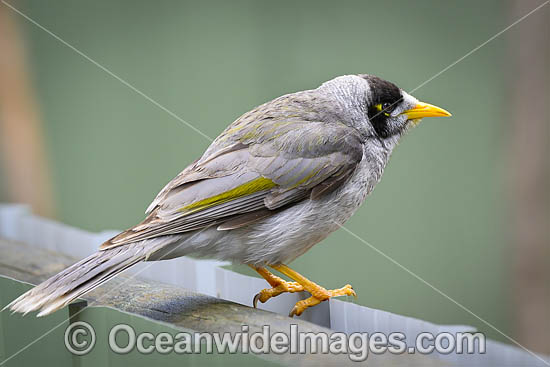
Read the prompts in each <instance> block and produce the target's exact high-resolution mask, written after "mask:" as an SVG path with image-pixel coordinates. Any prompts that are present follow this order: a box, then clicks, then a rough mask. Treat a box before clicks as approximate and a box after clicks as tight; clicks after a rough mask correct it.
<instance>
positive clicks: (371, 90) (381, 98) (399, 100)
mask: <svg viewBox="0 0 550 367" xmlns="http://www.w3.org/2000/svg"><path fill="white" fill-rule="evenodd" d="M359 76H360V77H361V78H363V79H364V80H365V81H366V82H367V84H368V89H367V93H366V94H367V101H366V107H367V116H368V119H369V122H370V124H371V125H372V128H373V130H374V132H375V133H376V135H378V136H379V137H380V138H382V139H387V138H390V137H392V136H395V135H397V136H399V135H401V134H402V133H403V132H404V131H406V130H407V129H408V128H409V127H411V126H416V125H417V124H418V123H419V122H420V120H421V119H422V118H424V117H443V116H451V114H450V113H449V112H447V111H445V110H444V109H442V108H440V107H437V106H434V105H431V104H428V103H424V102H420V101H418V100H417V99H416V98H414V97H413V96H411V95H410V94H408V93H407V92H405V91H404V90H402V89H401V88H399V87H398V86H396V85H395V84H393V83H391V82H388V81H386V80H383V79H380V78H378V77H376V76H373V75H364V74H363V75H359Z"/></svg>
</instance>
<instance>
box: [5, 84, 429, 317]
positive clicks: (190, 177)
mask: <svg viewBox="0 0 550 367" xmlns="http://www.w3.org/2000/svg"><path fill="white" fill-rule="evenodd" d="M396 93H397V99H395V95H396ZM386 95H387V96H393V98H394V100H391V103H392V106H391V107H388V108H387V110H381V111H380V113H383V114H384V116H385V117H383V118H382V119H381V117H379V116H378V115H376V114H374V115H373V114H372V111H373V110H372V107H373V106H376V105H377V104H380V103H382V102H383V100H384V98H386V97H385V96H386ZM418 103H419V102H418V101H417V100H416V99H415V98H414V97H412V96H410V95H408V94H407V93H406V92H404V91H402V90H400V89H399V88H397V87H395V86H394V85H393V84H391V83H389V82H385V81H383V80H381V79H378V78H376V77H373V76H368V75H359V76H357V75H349V76H342V77H338V78H335V79H333V80H331V81H328V82H326V83H324V84H323V85H321V86H320V87H319V88H317V89H313V90H307V91H302V92H297V93H293V94H288V95H285V96H282V97H279V98H276V99H274V100H273V101H270V102H267V103H265V104H263V105H261V106H259V107H257V108H255V109H253V110H252V111H250V112H248V113H246V114H244V115H243V116H241V117H240V118H239V119H237V120H236V121H235V122H233V123H232V124H231V125H230V126H228V127H227V128H226V129H225V131H224V132H222V134H220V136H219V137H218V138H217V139H216V140H215V141H214V142H213V143H212V144H211V145H210V147H209V148H208V149H207V150H206V152H205V153H204V155H203V156H202V157H201V158H200V159H198V160H197V161H195V162H194V163H193V164H191V165H190V166H188V167H187V168H186V169H184V170H183V171H182V172H181V173H180V174H179V175H177V176H176V177H175V178H174V179H173V180H172V181H170V182H169V183H168V184H167V185H166V186H165V187H164V189H163V190H161V192H160V193H159V194H158V195H157V197H156V198H155V200H154V201H153V202H152V203H151V205H150V206H149V208H148V209H147V214H148V216H147V218H146V219H145V220H144V221H143V222H142V223H140V224H138V225H136V226H135V227H132V228H130V229H128V230H126V231H124V232H122V233H121V234H119V235H118V236H116V237H114V238H112V239H111V240H109V241H107V242H106V243H104V244H103V245H102V246H101V249H100V251H98V252H97V253H95V254H93V255H91V256H89V257H88V258H86V259H84V260H82V261H80V262H78V263H77V264H75V265H73V266H71V267H69V268H68V269H66V270H64V271H63V272H61V273H60V274H58V275H56V276H54V277H52V278H50V279H48V280H47V281H46V282H44V283H42V284H40V285H38V286H37V287H36V288H34V289H32V290H30V291H29V292H27V293H25V294H24V295H22V296H21V297H19V298H18V299H16V300H15V301H13V302H12V303H11V304H10V305H8V307H9V308H11V309H12V310H14V311H19V312H25V313H26V312H29V311H34V310H42V311H41V313H40V314H48V313H50V312H53V311H55V310H56V309H59V308H60V307H63V306H64V305H66V304H67V303H68V302H70V301H71V300H72V299H74V298H76V297H78V296H80V295H82V294H84V293H85V292H87V291H89V290H91V289H93V288H94V287H96V286H98V285H99V284H101V283H102V282H104V281H106V280H107V279H110V278H111V277H112V276H115V275H116V274H118V273H120V272H121V271H123V270H125V269H126V268H128V267H130V266H132V265H134V264H135V263H137V262H139V261H151V260H160V259H164V258H172V257H177V256H183V255H191V256H197V257H209V258H217V259H222V260H230V261H233V262H240V263H247V264H253V265H263V264H279V263H286V262H289V261H292V260H294V259H295V258H296V257H298V256H300V255H301V254H303V253H304V252H306V251H307V250H308V249H309V248H311V246H313V245H314V244H316V243H318V242H319V241H321V240H323V239H324V238H325V237H326V236H328V235H329V234H330V233H331V232H333V231H334V230H336V229H337V228H338V224H342V223H343V222H345V221H346V220H347V219H348V218H349V217H350V216H351V215H352V214H353V213H354V212H355V211H356V210H357V208H358V207H359V205H360V204H361V203H362V202H363V201H364V199H365V197H366V196H367V195H368V194H369V193H370V192H371V191H372V189H373V188H374V186H375V185H376V183H377V182H378V181H379V180H380V178H381V176H382V172H383V170H384V167H385V165H386V163H387V162H388V159H389V157H390V154H391V152H392V150H393V149H394V147H395V146H396V144H397V142H398V140H399V138H400V137H401V135H402V134H403V132H404V131H406V130H407V129H408V128H409V127H410V126H412V125H413V124H414V122H415V120H410V119H409V118H408V117H407V115H406V114H404V112H405V111H407V110H410V109H412V108H414V107H415V106H416V105H417V104H418ZM371 120H372V121H375V122H376V124H373V123H372V121H371ZM380 124H382V125H380ZM381 131H383V133H381ZM337 223H338V224H337Z"/></svg>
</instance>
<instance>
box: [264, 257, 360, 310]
mask: <svg viewBox="0 0 550 367" xmlns="http://www.w3.org/2000/svg"><path fill="white" fill-rule="evenodd" d="M271 267H272V268H273V269H275V270H277V271H279V272H281V273H283V274H284V275H286V276H287V277H289V278H291V279H293V280H295V281H296V282H297V283H298V284H301V285H302V287H303V289H304V290H306V291H307V292H309V293H311V297H309V298H306V299H304V300H302V301H299V302H297V303H296V305H295V306H294V308H293V309H292V310H291V311H290V314H289V316H290V317H292V316H294V315H296V316H300V315H301V314H302V312H304V311H305V310H306V309H307V308H308V307H311V306H315V305H318V304H319V303H321V302H323V301H326V300H327V299H329V298H331V297H338V296H354V297H357V294H356V293H355V291H354V290H353V288H352V287H351V285H349V284H346V285H345V286H344V287H342V288H340V289H325V288H323V287H321V286H320V285H318V284H316V283H314V282H312V281H311V280H309V279H307V278H306V277H304V276H303V275H301V274H299V273H297V272H295V271H294V270H292V269H291V268H289V267H288V266H286V265H282V264H281V265H272V266H271Z"/></svg>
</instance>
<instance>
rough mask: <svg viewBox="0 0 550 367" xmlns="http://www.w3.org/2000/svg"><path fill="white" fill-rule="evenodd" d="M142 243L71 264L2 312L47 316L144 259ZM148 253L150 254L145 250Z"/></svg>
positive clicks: (95, 254) (103, 252)
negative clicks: (33, 313) (36, 312)
mask: <svg viewBox="0 0 550 367" xmlns="http://www.w3.org/2000/svg"><path fill="white" fill-rule="evenodd" d="M144 247H145V246H144V244H143V242H142V243H135V244H130V245H125V246H119V247H114V248H111V249H107V250H103V251H98V252H96V253H94V254H92V255H90V256H88V257H87V258H85V259H83V260H81V261H79V262H77V263H76V264H73V265H71V266H70V267H68V268H67V269H65V270H63V271H62V272H60V273H58V274H56V275H54V276H52V277H51V278H49V279H48V280H46V281H44V282H43V283H41V284H39V285H37V286H36V287H34V288H32V289H31V290H29V291H28V292H26V293H24V294H22V295H21V296H20V297H18V298H17V299H15V300H14V301H12V302H11V303H10V304H8V305H7V306H6V307H5V308H4V309H10V310H12V311H13V312H21V313H23V314H27V313H29V312H31V311H39V310H40V312H39V314H38V316H44V315H48V314H50V313H52V312H54V311H57V310H59V309H60V308H63V307H64V306H66V305H67V304H69V303H70V302H71V301H73V300H74V299H76V298H77V297H80V296H81V295H83V294H84V293H87V292H89V291H91V290H92V289H94V288H96V287H98V286H99V285H101V284H103V283H104V282H106V281H107V280H109V279H111V278H112V277H114V276H116V275H117V274H119V273H121V272H122V271H124V270H126V269H128V268H129V267H131V266H132V265H135V264H136V263H138V262H140V261H143V260H145V259H146V258H147V253H146V251H145V249H144ZM147 252H149V253H150V251H147Z"/></svg>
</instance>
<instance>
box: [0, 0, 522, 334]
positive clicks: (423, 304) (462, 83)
mask: <svg viewBox="0 0 550 367" xmlns="http://www.w3.org/2000/svg"><path fill="white" fill-rule="evenodd" d="M17 8H18V9H20V10H21V11H23V12H24V13H25V14H26V15H28V16H29V17H31V18H32V19H34V20H35V21H36V22H38V23H39V24H41V25H43V26H44V27H46V28H47V29H49V30H50V31H52V32H53V33H55V34H56V35H58V36H59V37H61V38H62V39H63V40H65V41H66V42H68V43H69V44H71V45H73V46H74V47H76V48H77V49H78V50H80V51H81V52H83V53H85V54H86V55H88V56H89V57H91V58H92V59H94V60H95V61H97V62H98V63H99V64H101V65H103V66H104V67H105V68H107V69H109V70H110V71H111V72H112V73H114V74H116V75H117V76H119V77H120V78H122V79H124V80H126V81H128V82H129V83H131V84H132V85H133V86H135V88H137V89H139V90H140V91H142V92H143V93H145V94H147V95H148V96H150V97H151V98H153V99H154V100H155V101H158V103H160V104H161V105H162V106H164V107H166V108H167V109H169V110H171V111H173V113H175V114H176V115H177V116H180V117H181V118H182V119H184V120H186V121H188V122H189V123H191V124H193V125H194V126H196V127H197V128H198V129H200V130H201V131H203V132H204V133H205V134H206V135H208V136H211V137H215V136H217V135H218V134H219V133H220V132H221V131H222V129H223V128H224V127H225V126H226V125H228V124H229V123H230V122H232V121H233V120H234V119H235V118H237V117H238V116H239V115H240V114H242V113H244V112H246V111H248V110H249V109H251V108H253V107H254V106H256V105H258V104H260V103H263V102H265V101H267V100H270V99H272V98H275V97H277V96H279V95H282V94H286V93H289V92H294V91H297V90H303V89H309V88H315V87H317V86H318V85H319V84H320V83H322V82H324V81H326V80H328V79H331V78H333V77H335V76H338V75H343V74H355V73H370V74H375V75H377V76H380V77H382V78H385V79H388V80H391V81H393V82H395V83H396V84H398V85H399V86H400V87H402V88H404V89H405V90H411V89H413V88H415V87H417V86H418V85H419V84H421V83H422V82H424V81H425V80H427V79H428V78H430V77H431V76H432V75H434V74H435V73H437V72H439V71H440V70H442V69H443V68H445V67H446V66H447V65H449V64H451V63H452V62H454V61H455V60H457V59H458V58H460V57H461V56H463V55H464V54H465V53H467V52H468V51H470V50H471V49H473V48H474V47H476V46H477V45H479V44H480V43H482V42H483V41H485V40H487V39H488V38H489V37H491V36H493V35H494V34H495V33H497V32H498V31H500V30H501V29H503V28H505V27H506V26H507V25H509V23H510V21H509V18H508V17H507V13H506V9H505V6H504V5H503V2H501V1H496V0H495V1H482V2H479V1H465V2H458V1H456V2H444V3H443V2H439V1H436V0H425V1H416V2H408V1H342V2H334V1H300V2H295V1H277V2H267V1H263V2H260V1H231V2H228V1H202V2H198V1H197V2H181V1H163V2H152V1H137V2H136V1H117V2H111V1H93V2H92V1H68V0H67V1H50V2H41V1H21V2H17ZM17 20H18V25H19V28H20V30H21V32H22V33H23V35H24V39H25V41H26V45H27V54H28V60H29V63H30V72H31V76H32V83H33V86H34V88H35V95H36V98H37V100H38V103H39V110H40V112H41V119H42V121H43V124H44V127H45V134H46V135H45V142H46V148H47V153H48V157H49V160H50V162H51V165H52V170H53V171H52V178H53V184H54V197H55V205H56V207H57V218H58V219H59V220H61V221H62V222H65V223H68V224H70V225H74V226H77V227H81V228H84V229H88V230H92V231H98V230H103V229H123V228H125V227H128V226H131V225H133V224H135V223H136V222H137V221H139V220H141V219H142V218H143V213H144V210H145V208H146V207H147V205H148V204H149V203H150V201H151V200H152V199H153V198H154V196H155V195H156V193H157V192H158V191H159V190H160V189H161V188H162V187H163V185H164V184H165V183H166V182H167V181H169V180H170V179H171V178H172V177H173V176H175V175H176V174H177V173H178V172H179V171H180V170H182V169H183V168H184V167H185V166H186V165H187V164H189V163H190V162H191V161H193V160H194V159H195V158H197V157H198V156H200V155H201V154H202V152H203V151H204V150H205V148H206V147H207V146H208V144H209V141H208V140H207V139H205V138H204V137H202V136H200V135H199V134H197V133H196V132H194V131H193V130H192V129H190V128H189V127H187V126H186V125H185V124H183V123H182V122H180V121H178V120H177V119H175V118H173V117H172V116H170V115H169V114H168V113H167V112H165V111H163V110H162V109H160V108H159V107H157V106H155V105H154V104H153V103H151V102H150V101H148V100H147V99H146V98H144V97H143V96H141V95H139V94H138V93H136V92H134V91H132V90H131V89H129V88H128V87H127V86H125V85H124V84H123V83H121V82H120V81H119V80H117V79H115V78H114V77H112V76H110V75H109V74H107V73H106V72H105V71H103V70H101V69H100V68H98V67H97V66H95V65H94V64H92V63H91V62H89V61H87V60H86V59H85V58H83V57H82V56H81V55H79V54H77V53H76V52H75V51H73V50H71V49H69V48H68V47H66V46H65V45H63V44H62V43H60V42H59V41H58V40H56V39H54V38H53V37H52V36H51V35H49V34H47V33H46V32H44V31H43V30H42V29H39V28H38V27H36V26H35V25H33V24H31V23H30V22H28V21H26V20H24V19H23V18H21V17H17ZM506 42H507V39H506V37H499V38H497V39H495V40H494V41H492V42H491V43H489V44H488V45H486V46H485V47H483V48H481V49H480V50H479V51H477V52H476V53H474V54H473V55H471V56H470V57H468V58H466V59H465V60H463V61H462V62H460V63H458V64H457V65H456V66H454V67H452V68H451V69H449V70H448V71H446V72H445V73H443V74H442V75H440V76H439V77H437V78H435V79H434V80H433V81H431V82H429V83H428V84H426V85H425V86H423V87H422V88H420V89H419V90H417V91H416V92H415V93H414V95H415V96H416V97H417V98H419V99H420V100H424V101H426V102H429V103H433V104H436V105H439V106H441V107H444V108H445V109H447V110H449V111H451V112H452V113H453V117H452V118H450V119H433V120H430V119H426V120H425V121H424V122H423V123H422V124H421V125H420V126H419V127H418V128H417V129H415V130H413V131H412V132H411V133H410V134H409V135H408V136H407V137H406V138H405V139H404V140H403V141H402V143H401V145H400V146H399V147H398V148H397V150H396V151H395V153H394V155H393V158H392V160H391V161H390V164H389V166H388V167H387V169H386V172H385V175H384V178H383V179H382V182H381V183H380V184H379V185H378V186H377V188H376V190H375V192H374V193H373V194H372V195H371V196H370V197H369V198H368V200H367V202H366V203H365V205H364V206H363V207H362V208H361V209H360V210H359V212H358V213H357V214H356V215H355V216H354V217H353V218H352V219H351V220H350V221H349V222H348V224H347V227H348V228H349V229H350V230H351V231H353V232H354V233H356V234H357V235H358V236H360V237H362V238H364V239H365V240H366V241H368V242H369V243H370V244H372V245H373V246H375V247H376V248H378V249H379V250H380V251H383V252H384V253H386V254H387V255H389V256H391V257H392V258H393V259H395V260H396V261H397V262H399V263H400V264H402V265H403V266H405V267H407V268H408V269H410V270H411V271H413V272H415V273H416V274H418V275H419V276H420V277H422V278H423V279H425V280H426V281H427V282H429V283H430V284H433V285H434V286H435V287H437V288H439V289H441V290H442V291H443V292H445V293H446V294H448V295H449V296H450V297H452V298H453V299H456V300H457V301H459V302H460V303H461V304H463V305H464V306H465V307H467V308H469V309H470V310H472V311H473V312H475V313H476V314H477V315H479V316H480V317H482V318H484V319H485V320H487V321H489V322H490V323H492V324H493V325H495V326H496V327H497V328H499V329H500V330H502V331H503V332H505V333H511V332H512V323H511V320H510V309H509V306H508V305H509V301H508V296H509V295H508V294H507V289H508V285H507V283H508V278H507V277H508V270H507V262H506V261H507V259H506V256H507V252H506V248H507V246H508V243H507V240H506V238H504V237H505V236H504V235H503V232H504V227H505V219H506V218H505V212H506V210H507V208H506V202H505V200H504V199H503V176H504V174H503V172H502V171H503V165H504V164H505V160H504V159H503V157H502V155H503V150H504V147H503V145H504V144H505V142H504V138H505V135H504V132H503V125H504V124H505V122H504V121H503V118H504V114H505V111H504V107H505V98H506V97H507V96H506V94H505V93H504V90H505V88H506V85H505V82H506V74H505V72H506V70H505V67H504V65H503V62H502V61H503V59H504V58H505V56H506V55H505V49H506ZM1 181H2V180H0V185H4V186H5V183H4V184H2V183H1ZM4 191H5V190H4ZM0 199H1V197H0ZM4 199H7V198H6V196H5V194H4ZM293 267H295V268H296V269H297V270H299V271H300V272H302V273H303V274H304V275H306V276H308V277H310V278H311V279H313V280H315V281H317V282H319V283H320V284H322V285H324V286H326V287H331V288H333V287H340V286H342V285H343V284H345V283H348V282H349V283H351V284H353V286H354V289H355V290H356V291H357V293H358V295H359V298H358V299H357V300H356V301H354V302H358V303H360V304H362V305H366V306H369V307H374V308H381V309H384V310H387V311H391V312H395V313H399V314H404V315H409V316H414V317H418V318H422V319H425V320H428V321H432V322H435V323H444V324H470V325H474V326H476V327H478V328H479V329H480V330H482V331H484V332H486V333H487V335H488V336H489V337H491V338H496V339H501V340H502V338H501V336H500V335H499V334H498V333H496V332H495V331H494V330H491V329H490V328H488V327H487V326H486V325H484V324H483V323H481V322H480V321H479V320H478V319H476V318H475V317H473V316H472V315H470V314H468V313H467V312H465V311H463V310H462V309H460V308H459V307H457V306H456V305H455V304H453V303H452V302H450V301H449V300H448V299H446V298H444V297H442V296H441V295H440V294H438V293H436V292H435V291H434V290H433V289H431V288H430V287H428V286H426V285H425V284H423V283H422V282H420V281H419V280H417V279H415V278H414V277H412V276H411V275H409V274H408V273H406V272H404V271H403V270H402V269H400V268H399V267H398V266H396V265H395V264H393V263H391V262H390V261H388V260H387V259H385V258H384V257H382V256H381V255H379V254H377V253H376V252H375V251H373V250H372V249H371V248H369V247H368V246H367V245H365V244H363V243H361V242H360V241H358V240H357V239H355V238H353V237H352V236H350V235H349V234H347V233H346V232H344V231H342V230H340V231H338V232H337V233H334V234H333V235H331V236H330V237H329V238H328V239H327V240H325V241H324V242H323V243H321V244H319V245H318V246H316V247H314V248H313V249H312V250H311V251H310V252H308V253H307V254H306V255H304V256H302V257H301V258H299V259H298V260H296V261H295V263H294V264H293Z"/></svg>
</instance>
